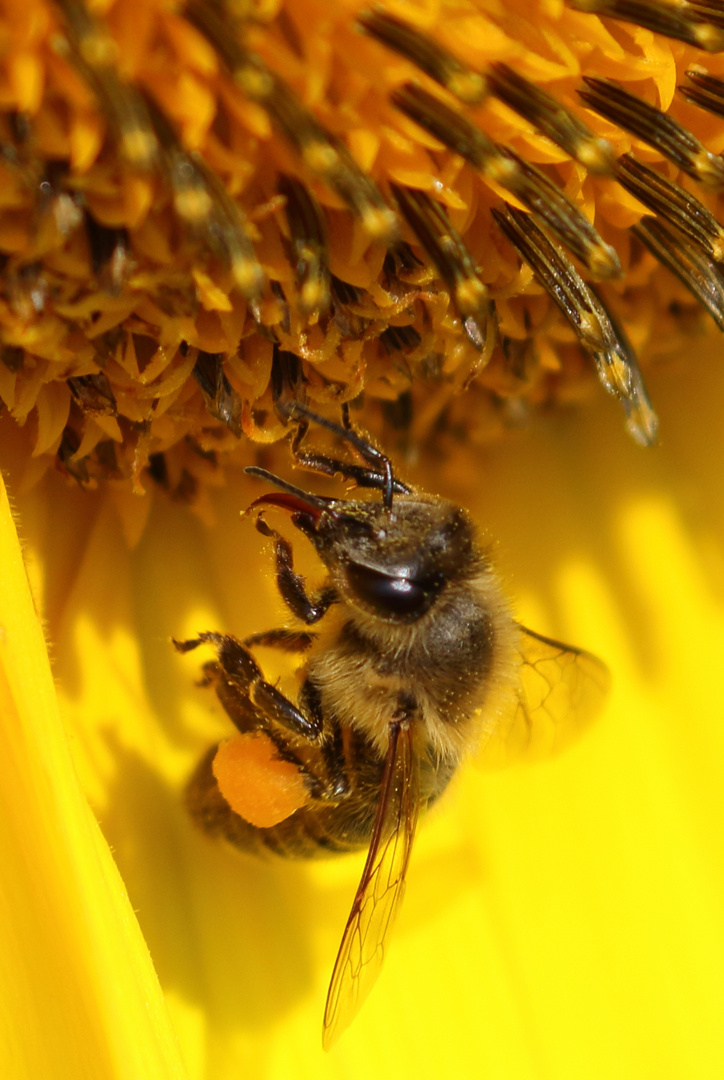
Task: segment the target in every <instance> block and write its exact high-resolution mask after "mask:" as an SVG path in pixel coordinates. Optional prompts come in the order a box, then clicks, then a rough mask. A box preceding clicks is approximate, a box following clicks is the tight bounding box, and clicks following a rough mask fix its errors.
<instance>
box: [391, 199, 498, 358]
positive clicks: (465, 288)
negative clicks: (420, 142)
mask: <svg viewBox="0 0 724 1080" xmlns="http://www.w3.org/2000/svg"><path fill="white" fill-rule="evenodd" d="M390 188H391V190H392V194H393V195H394V196H395V199H396V200H397V204H398V206H399V207H400V210H401V211H402V213H403V216H404V217H405V220H406V221H407V223H408V225H409V226H410V228H411V229H412V231H413V232H414V233H415V236H416V237H417V238H418V240H419V241H420V243H421V244H422V246H423V248H424V249H425V251H426V252H427V255H428V256H429V258H430V259H431V260H432V262H433V263H434V264H435V266H436V267H437V270H438V273H439V274H440V277H441V278H442V279H443V281H444V282H445V284H446V285H447V287H448V289H449V290H450V293H451V295H452V297H453V299H454V301H455V304H456V306H457V308H458V310H459V312H460V314H461V316H462V317H463V324H464V326H465V330H466V333H467V335H468V337H469V339H470V340H471V342H472V344H473V345H474V346H475V348H476V349H477V350H478V351H479V352H482V351H483V349H484V348H485V346H486V344H487V345H489V346H490V348H489V349H488V353H489V352H490V351H491V349H492V344H493V342H494V340H495V328H496V323H495V308H494V306H493V304H492V303H491V301H490V298H489V295H488V289H487V286H486V285H485V284H484V283H483V282H482V281H481V280H480V277H479V276H478V272H477V269H476V267H475V263H474V261H473V258H472V256H471V254H470V252H469V251H468V249H467V248H466V246H465V244H464V243H463V240H462V237H461V236H460V234H459V233H458V232H456V230H455V229H454V228H453V227H452V225H451V224H450V222H449V220H448V217H447V215H446V213H445V211H444V210H443V208H442V207H441V206H440V205H439V203H436V202H435V201H434V200H433V199H431V198H430V197H429V196H428V195H426V194H425V193H424V192H422V191H414V190H412V189H410V188H402V187H399V186H398V185H397V184H391V185H390ZM491 331H493V333H492V341H491Z"/></svg>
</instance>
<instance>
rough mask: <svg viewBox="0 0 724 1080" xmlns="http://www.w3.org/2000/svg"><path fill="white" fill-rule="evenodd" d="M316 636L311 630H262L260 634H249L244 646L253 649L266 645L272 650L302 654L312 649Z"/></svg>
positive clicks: (281, 628)
mask: <svg viewBox="0 0 724 1080" xmlns="http://www.w3.org/2000/svg"><path fill="white" fill-rule="evenodd" d="M316 636H317V635H316V634H313V633H310V631H309V630H288V629H287V628H286V627H279V628H278V629H275V630H261V631H259V633H258V634H249V636H248V637H245V638H244V640H243V642H242V644H243V645H244V646H245V647H246V648H247V649H251V648H253V647H254V646H255V645H265V646H267V647H268V648H271V649H280V650H281V651H282V652H290V653H300V652H306V651H307V649H311V647H312V645H313V644H314V639H315V638H316Z"/></svg>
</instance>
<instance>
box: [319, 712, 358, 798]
mask: <svg viewBox="0 0 724 1080" xmlns="http://www.w3.org/2000/svg"><path fill="white" fill-rule="evenodd" d="M322 756H323V758H324V764H325V767H326V770H327V787H328V792H329V794H328V798H329V797H331V798H333V799H342V798H344V797H345V796H346V795H349V793H350V791H351V790H352V785H351V783H350V779H349V768H348V765H347V758H346V756H345V753H344V744H343V742H342V728H341V727H340V725H339V722H338V721H336V720H335V721H333V722H332V724H331V725H328V729H327V732H326V736H325V741H324V743H323V744H322Z"/></svg>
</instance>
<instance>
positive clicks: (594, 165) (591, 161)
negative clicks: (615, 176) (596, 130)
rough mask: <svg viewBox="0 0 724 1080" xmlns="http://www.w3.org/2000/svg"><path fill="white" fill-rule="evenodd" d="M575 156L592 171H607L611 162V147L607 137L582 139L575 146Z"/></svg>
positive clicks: (609, 169)
mask: <svg viewBox="0 0 724 1080" xmlns="http://www.w3.org/2000/svg"><path fill="white" fill-rule="evenodd" d="M576 158H577V159H578V161H580V163H581V165H583V166H585V168H586V169H588V171H589V172H592V173H603V174H604V175H605V174H606V173H609V172H610V171H611V166H612V164H613V147H612V146H611V144H610V142H609V141H608V139H584V140H583V141H582V142H581V143H580V145H579V146H578V147H577V148H576Z"/></svg>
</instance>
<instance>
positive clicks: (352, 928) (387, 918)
mask: <svg viewBox="0 0 724 1080" xmlns="http://www.w3.org/2000/svg"><path fill="white" fill-rule="evenodd" d="M419 789H420V778H419V760H418V757H417V754H416V753H415V750H414V748H413V741H412V726H411V725H410V724H409V723H397V724H394V725H393V726H392V728H391V730H390V745H389V748H388V750H387V757H386V759H385V768H384V773H383V778H382V789H381V793H380V800H379V803H378V804H377V812H376V814H375V820H374V825H373V828H372V840H371V842H370V848H369V851H368V853H367V861H366V863H365V867H364V870H363V871H362V878H361V880H360V883H359V886H358V888H357V893H356V895H355V898H354V902H353V904H352V910H351V912H350V915H349V919H348V920H347V926H346V927H345V931H344V936H343V937H342V944H341V945H340V947H339V952H338V954H337V960H336V963H335V965H334V971H333V972H332V980H331V982H330V984H329V992H328V994H327V1005H326V1008H325V1011H324V1031H323V1042H324V1047H325V1049H329V1047H330V1046H331V1045H332V1042H333V1041H334V1040H335V1039H336V1038H337V1036H338V1035H339V1034H340V1032H342V1031H343V1030H344V1029H345V1028H346V1027H347V1025H348V1024H349V1023H350V1022H351V1021H352V1019H353V1017H354V1016H355V1015H356V1013H357V1011H358V1010H359V1008H360V1007H361V1005H362V1002H363V1001H364V1000H365V998H366V997H367V995H368V994H369V992H370V990H371V989H372V986H373V985H374V982H375V980H376V978H377V976H378V975H379V972H380V968H381V966H382V961H383V959H384V955H385V944H386V941H387V935H388V933H389V930H390V927H391V926H392V923H393V922H394V919H395V916H396V914H397V911H398V909H399V907H400V904H401V902H402V897H403V895H404V892H405V874H406V873H407V864H408V862H409V861H410V852H411V850H412V841H413V839H414V836H415V828H416V825H417V815H418V810H419V805H420V791H419Z"/></svg>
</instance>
